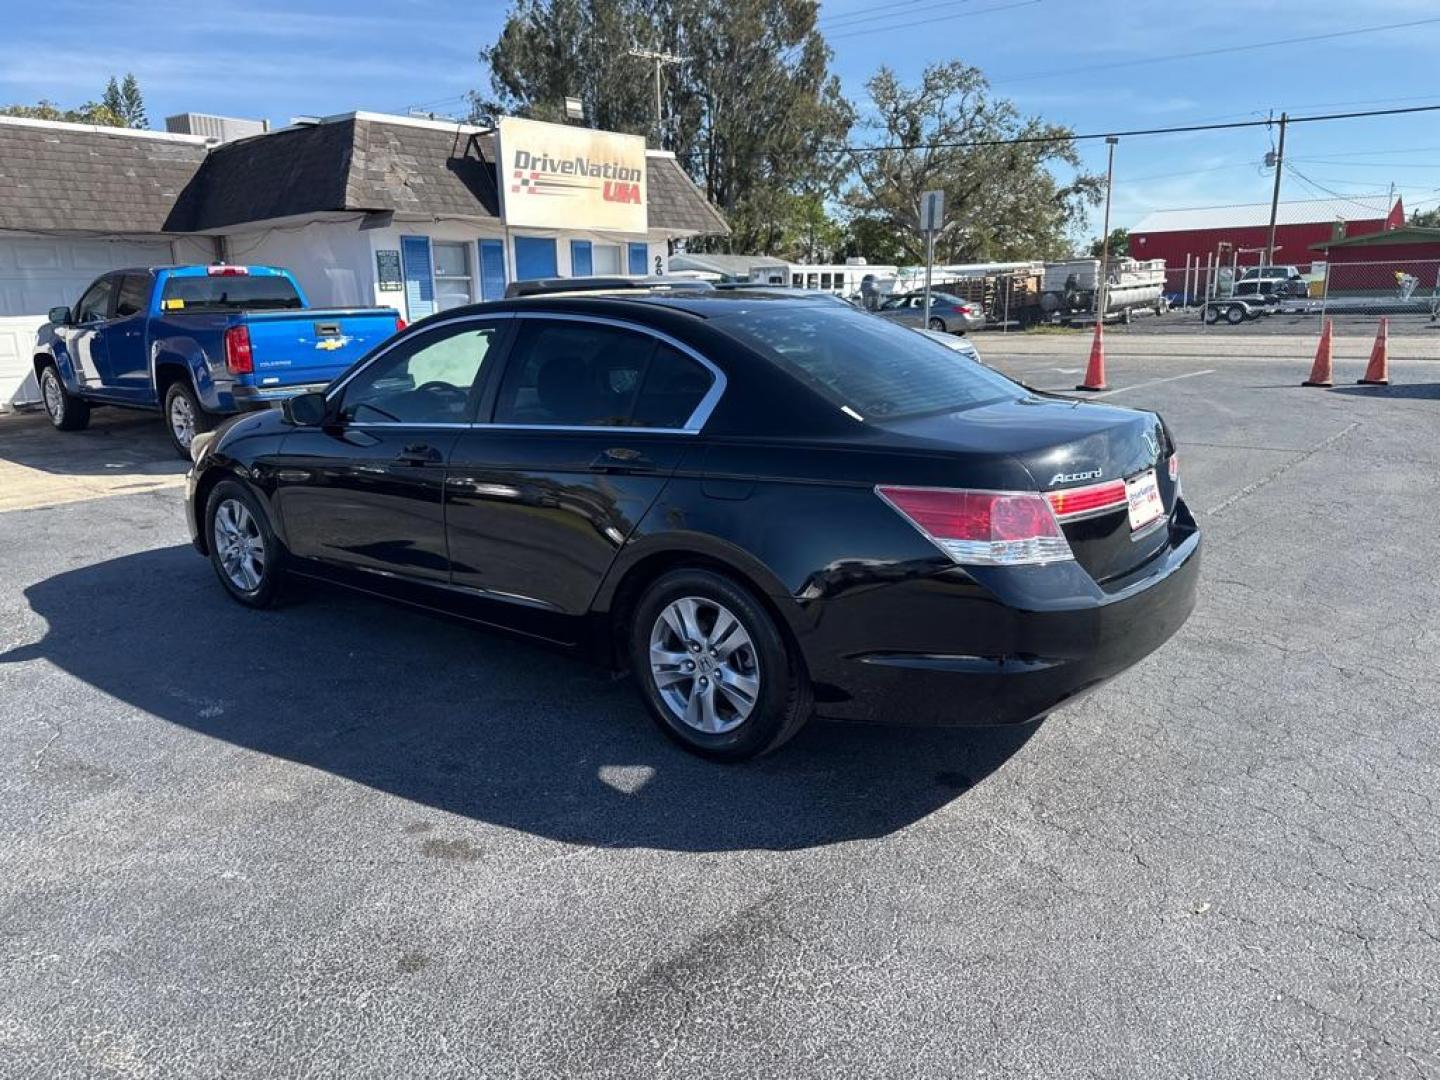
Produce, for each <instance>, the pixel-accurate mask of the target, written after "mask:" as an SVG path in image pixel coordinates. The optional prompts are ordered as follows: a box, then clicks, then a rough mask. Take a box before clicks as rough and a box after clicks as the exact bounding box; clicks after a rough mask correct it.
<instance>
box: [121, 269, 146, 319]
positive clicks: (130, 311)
mask: <svg viewBox="0 0 1440 1080" xmlns="http://www.w3.org/2000/svg"><path fill="white" fill-rule="evenodd" d="M149 302H150V275H149V274H126V275H125V276H124V277H123V278H121V279H120V291H119V293H118V294H117V295H116V297H115V317H116V318H117V319H124V318H128V317H129V316H131V315H139V314H141V313H143V312H144V311H145V308H146V305H147V304H149Z"/></svg>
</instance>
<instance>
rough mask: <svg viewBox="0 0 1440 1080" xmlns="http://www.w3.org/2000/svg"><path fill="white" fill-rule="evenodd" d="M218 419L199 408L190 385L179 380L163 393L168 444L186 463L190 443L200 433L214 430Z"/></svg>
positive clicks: (198, 400) (198, 402)
mask: <svg viewBox="0 0 1440 1080" xmlns="http://www.w3.org/2000/svg"><path fill="white" fill-rule="evenodd" d="M218 421H219V418H218V417H216V416H212V415H211V414H210V413H207V412H206V411H205V410H204V409H203V408H201V406H200V399H199V398H198V397H196V395H195V391H194V390H192V389H191V388H190V384H189V383H188V382H186V381H185V380H183V379H181V380H179V381H177V382H173V383H171V384H170V389H168V390H166V391H165V430H166V431H168V432H169V433H170V442H171V444H172V445H173V446H174V447H175V449H176V450H177V451H178V452H179V454H180V456H181V457H182V458H184V459H185V460H186V461H189V460H190V443H191V442H192V441H193V440H194V438H195V436H196V435H199V434H200V433H201V432H202V431H211V430H213V429H214V427H215V425H216V423H217V422H218Z"/></svg>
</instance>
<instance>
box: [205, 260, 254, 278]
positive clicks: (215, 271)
mask: <svg viewBox="0 0 1440 1080" xmlns="http://www.w3.org/2000/svg"><path fill="white" fill-rule="evenodd" d="M205 272H206V273H207V274H209V275H210V276H211V277H249V276H250V270H249V268H248V267H244V266H226V265H224V264H223V263H222V264H219V265H216V266H207V267H206V268H205Z"/></svg>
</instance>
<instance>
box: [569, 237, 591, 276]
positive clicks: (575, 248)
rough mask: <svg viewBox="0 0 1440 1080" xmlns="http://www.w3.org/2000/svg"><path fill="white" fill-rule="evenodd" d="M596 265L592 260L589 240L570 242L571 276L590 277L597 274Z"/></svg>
mask: <svg viewBox="0 0 1440 1080" xmlns="http://www.w3.org/2000/svg"><path fill="white" fill-rule="evenodd" d="M594 267H595V263H594V262H593V260H592V259H591V258H590V241H589V240H571V241H570V276H571V277H589V276H590V275H591V274H593V273H594V272H595V269H594Z"/></svg>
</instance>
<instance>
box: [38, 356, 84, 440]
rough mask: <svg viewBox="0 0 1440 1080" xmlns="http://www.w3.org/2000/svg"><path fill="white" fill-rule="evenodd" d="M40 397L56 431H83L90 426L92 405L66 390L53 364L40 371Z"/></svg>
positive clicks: (48, 364)
mask: <svg viewBox="0 0 1440 1080" xmlns="http://www.w3.org/2000/svg"><path fill="white" fill-rule="evenodd" d="M40 397H41V399H42V400H44V402H45V415H46V416H48V417H50V423H51V424H52V425H54V427H55V430H57V431H83V430H85V428H87V427H89V426H90V403H89V402H88V401H86V400H85V399H84V398H81V397H76V396H75V395H74V394H72V393H70V391H69V390H66V389H65V383H64V381H63V380H62V379H61V378H60V372H59V371H57V370H56V368H55V365H54V363H53V362H52V363H47V364H46V365H45V366H44V367H42V368H41V369H40Z"/></svg>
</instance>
